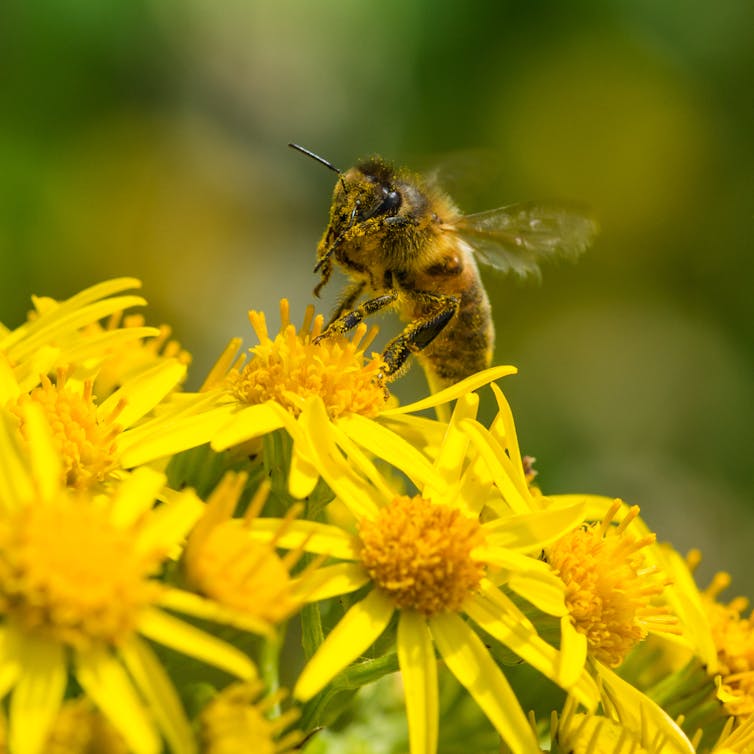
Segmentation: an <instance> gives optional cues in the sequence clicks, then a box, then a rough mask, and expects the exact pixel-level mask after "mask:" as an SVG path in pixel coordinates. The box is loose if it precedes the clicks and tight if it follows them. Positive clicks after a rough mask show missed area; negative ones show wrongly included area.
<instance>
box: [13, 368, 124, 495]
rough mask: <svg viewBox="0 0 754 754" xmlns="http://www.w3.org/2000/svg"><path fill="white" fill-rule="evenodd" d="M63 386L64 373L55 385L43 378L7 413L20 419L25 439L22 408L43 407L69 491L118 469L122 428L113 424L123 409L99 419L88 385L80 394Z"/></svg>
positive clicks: (90, 384) (88, 382) (120, 407)
mask: <svg viewBox="0 0 754 754" xmlns="http://www.w3.org/2000/svg"><path fill="white" fill-rule="evenodd" d="M65 383H66V375H65V371H64V370H60V371H59V372H58V375H57V384H53V383H52V382H51V381H50V379H49V378H48V377H46V376H43V377H42V384H41V385H40V386H39V387H37V388H35V389H34V390H32V391H31V393H29V395H23V396H21V397H20V398H19V399H18V401H17V403H16V404H15V406H11V407H10V409H11V411H13V412H14V413H15V414H16V415H17V416H19V417H20V418H21V434H22V435H24V436H25V430H24V420H23V406H24V404H25V403H27V402H29V401H33V402H35V403H37V404H39V405H40V406H41V407H42V409H43V411H44V413H45V415H46V417H47V421H48V423H49V425H50V429H51V430H52V435H53V441H54V443H55V446H56V449H57V451H58V454H59V456H60V458H61V460H62V463H63V481H64V483H65V484H66V485H68V486H69V487H75V488H78V489H82V488H86V487H91V486H92V485H94V484H97V483H99V482H102V481H104V480H105V478H106V476H107V474H108V473H109V472H110V471H112V470H113V469H114V468H115V467H116V466H117V463H116V460H115V439H116V438H117V436H118V434H119V433H120V431H121V427H120V426H119V425H118V424H116V423H115V420H116V419H117V416H118V414H119V413H120V411H121V410H122V406H119V407H117V408H116V409H115V410H114V411H113V412H112V413H111V414H110V416H108V417H106V418H105V419H101V418H99V417H98V415H97V406H96V404H95V402H94V396H93V395H92V383H91V381H89V380H87V381H86V382H85V383H84V389H83V392H82V393H78V392H75V391H74V390H71V389H69V388H68V387H66V384H65Z"/></svg>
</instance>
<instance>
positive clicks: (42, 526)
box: [0, 493, 159, 648]
mask: <svg viewBox="0 0 754 754" xmlns="http://www.w3.org/2000/svg"><path fill="white" fill-rule="evenodd" d="M133 542H134V532H133V531H132V530H130V529H121V528H116V527H115V526H113V524H112V523H110V521H109V520H108V512H107V509H106V508H103V507H100V506H98V505H94V504H93V501H92V500H91V499H88V498H86V499H84V498H83V497H82V496H81V495H77V494H75V493H68V494H66V493H63V494H62V495H61V496H60V497H59V498H57V499H56V500H54V501H52V502H49V503H46V502H42V501H39V502H36V503H32V504H30V505H26V506H24V507H23V508H21V509H20V510H18V511H17V512H15V513H11V514H10V515H9V516H6V517H4V518H3V519H2V520H1V521H0V613H2V614H4V615H6V616H7V617H8V618H10V619H13V620H15V621H16V622H17V623H18V624H19V625H20V626H21V628H22V630H24V631H33V632H39V633H41V634H42V635H44V636H47V637H49V638H52V639H53V640H55V641H59V642H63V643H66V644H68V645H70V646H73V647H76V648H82V647H86V646H88V645H90V644H91V642H97V641H104V642H108V643H111V644H116V643H118V642H119V641H120V640H121V639H123V638H124V637H126V636H127V635H128V634H129V633H131V632H132V631H133V630H134V628H135V625H136V622H137V620H138V618H139V615H140V611H141V609H142V608H143V607H145V606H146V605H148V604H150V603H152V602H153V601H154V600H155V599H156V597H157V590H158V589H159V586H158V584H157V583H156V582H152V581H148V580H147V579H146V576H147V575H148V574H149V572H151V571H152V570H153V569H154V566H155V562H154V559H153V558H152V557H151V556H148V555H145V554H144V553H141V552H138V551H137V550H136V548H135V547H134V544H133Z"/></svg>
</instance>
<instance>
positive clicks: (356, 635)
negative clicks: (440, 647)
mask: <svg viewBox="0 0 754 754" xmlns="http://www.w3.org/2000/svg"><path fill="white" fill-rule="evenodd" d="M393 610H394V607H393V603H392V602H391V601H390V600H389V599H387V597H385V596H384V595H382V594H381V593H380V592H379V591H378V590H376V589H373V590H372V591H371V592H370V593H369V594H368V595H367V596H366V597H365V598H364V599H363V600H361V602H357V603H356V604H355V605H353V607H351V609H350V610H349V611H348V612H347V613H346V614H345V615H344V616H343V617H342V618H341V620H340V623H338V625H337V626H335V628H333V629H332V631H330V633H329V634H328V635H327V638H326V639H325V640H324V642H322V644H320V646H319V648H318V649H317V651H316V652H315V653H314V655H312V658H311V659H310V660H309V662H308V663H307V665H306V667H305V668H304V669H303V670H302V671H301V675H300V676H299V679H298V682H297V683H296V686H295V688H294V689H293V695H294V696H295V697H296V698H297V699H299V700H300V701H302V702H305V701H308V700H309V699H311V698H312V697H313V696H314V695H315V694H316V693H317V692H318V691H321V690H322V689H323V688H324V687H325V686H326V685H327V684H328V683H329V682H330V681H331V680H332V679H333V678H334V677H335V676H336V675H337V674H338V673H339V672H340V671H341V670H343V668H345V667H346V666H347V665H350V664H351V663H352V662H353V661H354V660H355V659H356V658H357V657H359V655H361V654H362V652H364V651H365V650H366V649H368V648H369V647H370V646H371V645H372V644H373V643H374V641H375V640H376V639H377V637H378V636H379V635H380V634H381V633H382V632H383V631H384V630H385V628H386V627H387V624H388V623H389V622H390V618H391V616H392V615H393Z"/></svg>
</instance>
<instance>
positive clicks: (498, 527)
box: [484, 502, 584, 552]
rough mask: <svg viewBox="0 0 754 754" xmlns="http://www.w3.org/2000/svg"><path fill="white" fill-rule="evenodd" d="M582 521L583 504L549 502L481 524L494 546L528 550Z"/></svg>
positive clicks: (538, 547)
mask: <svg viewBox="0 0 754 754" xmlns="http://www.w3.org/2000/svg"><path fill="white" fill-rule="evenodd" d="M583 521H584V503H583V502H580V503H576V504H575V505H569V506H560V505H548V506H547V508H546V509H545V510H543V511H536V512H532V513H521V514H519V515H517V516H503V517H501V518H496V519H493V520H492V521H489V522H488V523H486V524H485V525H484V533H485V538H486V540H487V542H488V543H489V544H494V545H496V546H497V547H505V548H508V549H513V550H519V551H522V552H531V551H532V550H540V549H542V548H543V547H546V546H547V545H550V544H552V543H553V542H554V541H555V540H557V539H560V538H561V537H562V536H563V535H565V534H568V532H570V531H572V530H573V529H575V528H577V527H578V526H579V525H580V524H581V523H582V522H583Z"/></svg>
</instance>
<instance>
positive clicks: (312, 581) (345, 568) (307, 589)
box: [293, 563, 369, 602]
mask: <svg viewBox="0 0 754 754" xmlns="http://www.w3.org/2000/svg"><path fill="white" fill-rule="evenodd" d="M367 581H369V574H367V572H366V571H365V570H364V566H362V565H361V563H336V564H335V565H331V566H325V567H323V568H318V569H317V570H316V571H314V572H313V573H311V574H309V575H307V576H305V577H304V578H303V579H301V580H294V582H293V585H294V588H295V590H296V591H295V596H297V597H299V598H301V599H304V600H306V602H319V600H325V599H328V598H330V597H337V596H338V595H341V594H349V593H350V592H355V591H356V590H357V589H360V588H361V587H362V586H364V584H366V583H367Z"/></svg>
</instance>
